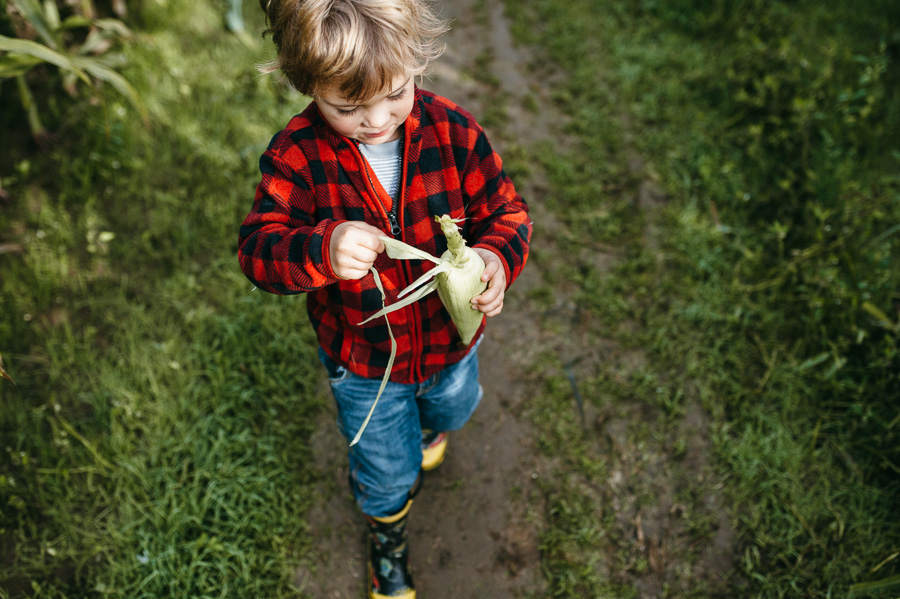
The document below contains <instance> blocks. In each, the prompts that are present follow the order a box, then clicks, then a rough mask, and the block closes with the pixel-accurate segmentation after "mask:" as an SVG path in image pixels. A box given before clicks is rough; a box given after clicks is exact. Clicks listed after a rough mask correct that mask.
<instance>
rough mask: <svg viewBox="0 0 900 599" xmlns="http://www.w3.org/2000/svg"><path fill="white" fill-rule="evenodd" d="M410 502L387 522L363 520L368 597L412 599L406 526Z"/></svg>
mask: <svg viewBox="0 0 900 599" xmlns="http://www.w3.org/2000/svg"><path fill="white" fill-rule="evenodd" d="M411 505H412V500H409V501H407V502H406V507H404V508H403V509H402V510H401V511H400V512H399V513H397V514H394V515H393V516H390V517H387V518H373V517H372V516H366V520H367V521H368V523H369V597H370V599H383V598H384V599H386V598H388V597H402V598H403V599H415V597H416V589H415V586H413V580H412V573H411V572H410V571H409V544H408V543H407V540H406V537H407V532H406V524H407V522H408V520H409V508H410V506H411Z"/></svg>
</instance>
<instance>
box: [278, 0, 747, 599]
mask: <svg viewBox="0 0 900 599" xmlns="http://www.w3.org/2000/svg"><path fill="white" fill-rule="evenodd" d="M436 5H437V6H438V8H439V9H440V10H441V12H442V15H443V16H444V17H445V18H449V19H452V21H453V22H452V29H451V31H450V32H449V33H448V34H447V36H446V37H445V41H446V43H447V47H446V51H445V53H444V55H443V56H442V57H441V58H440V59H439V60H438V61H437V63H436V64H435V65H434V69H433V72H432V75H431V79H430V81H426V82H425V83H424V84H423V87H425V88H426V89H429V90H431V91H434V92H436V93H438V94H440V95H443V96H446V97H448V98H450V99H452V100H454V101H456V102H457V103H459V104H460V105H462V106H463V107H465V108H466V109H467V110H469V111H470V112H472V113H473V114H475V115H476V118H478V117H479V115H480V114H483V112H484V111H486V110H488V109H490V108H491V106H488V104H489V103H490V102H491V100H492V99H494V100H496V98H497V97H498V96H501V97H503V98H504V99H505V103H506V108H507V115H506V116H507V118H506V119H503V120H502V124H501V125H495V126H493V127H492V126H490V125H485V129H486V130H487V132H488V135H489V137H490V138H491V141H492V143H493V145H494V146H495V148H496V149H497V150H498V152H499V153H500V154H501V156H502V155H503V150H504V146H505V145H506V142H507V140H515V143H517V144H519V145H522V146H525V145H528V144H534V143H545V140H549V139H551V138H552V139H553V143H557V144H558V143H560V142H562V143H563V144H564V143H565V139H563V138H562V137H561V134H560V133H559V131H558V130H559V129H560V127H559V126H558V125H559V124H560V123H562V122H563V119H562V118H561V115H554V114H553V113H552V110H553V109H552V103H551V102H542V99H544V96H543V94H544V91H543V90H546V89H547V87H548V86H547V85H546V80H545V78H543V77H539V76H538V75H536V74H535V73H536V71H535V70H534V69H529V68H528V66H529V64H531V63H532V61H533V57H532V56H531V55H530V53H529V50H528V49H525V48H521V47H517V46H515V45H514V44H513V42H512V36H511V34H510V32H509V28H508V25H507V21H506V19H505V17H504V14H503V4H502V2H491V3H479V2H476V1H475V0H455V1H445V2H437V3H436ZM485 57H489V60H485ZM476 64H477V65H478V67H476ZM485 64H487V65H489V67H488V68H489V69H490V73H480V72H478V71H477V70H476V68H483V67H484V66H485ZM526 96H530V98H531V100H530V101H531V103H532V104H533V100H534V99H535V98H536V99H537V101H538V103H539V105H540V106H541V109H540V110H539V111H538V112H537V113H535V112H533V111H529V110H527V109H525V108H524V107H523V106H525V105H527V104H528V102H525V101H524V100H525V97H526ZM554 124H556V126H554ZM645 169H646V167H645V166H644V165H643V163H642V162H641V161H640V159H635V160H634V161H633V170H635V171H638V174H639V175H640V174H641V172H642V171H643V170H645ZM645 179H646V180H645V181H644V182H643V183H641V184H640V186H639V188H638V189H637V190H636V197H635V202H636V204H637V205H638V206H640V208H641V209H643V210H649V211H652V210H654V209H656V208H658V206H659V205H661V204H662V203H664V201H665V199H664V197H663V196H662V194H660V193H659V192H658V191H657V190H656V189H655V187H654V186H653V184H652V181H651V180H650V179H652V177H645ZM517 187H518V188H519V191H520V193H521V194H522V196H523V197H525V198H526V200H527V201H528V203H529V206H530V209H531V215H532V218H533V220H534V222H535V227H534V231H535V232H534V238H533V240H532V247H533V249H534V250H537V251H540V252H541V253H542V256H549V257H550V258H549V259H545V258H542V260H541V261H540V262H541V263H540V264H535V263H533V262H532V263H530V264H529V265H528V266H527V267H526V268H525V270H524V271H523V273H522V275H521V277H520V278H519V279H518V280H517V281H516V283H515V284H514V285H513V286H512V288H511V289H510V291H509V293H508V294H507V297H506V301H505V304H504V308H503V313H502V314H501V315H500V316H498V317H496V318H492V319H490V320H489V322H488V326H487V329H486V333H485V337H486V338H485V340H484V342H483V343H482V345H481V348H480V349H479V357H480V365H481V381H482V384H483V386H484V389H485V395H484V399H483V400H482V403H481V405H480V406H479V408H478V410H477V411H476V413H475V415H474V416H473V418H472V420H471V421H470V422H469V424H467V425H466V427H465V428H464V429H463V430H461V431H459V432H456V433H453V434H452V435H451V438H450V445H449V450H448V455H447V458H446V460H445V462H444V463H443V464H442V465H441V466H440V467H439V468H438V469H437V470H435V471H432V472H429V473H427V474H426V476H425V481H424V485H423V488H422V490H421V492H420V493H419V495H418V497H417V498H416V500H415V501H414V504H413V508H412V512H411V517H410V547H411V561H412V569H413V573H414V577H415V581H416V588H417V593H418V596H419V597H423V598H427V599H450V598H455V597H472V598H473V599H474V598H486V599H506V598H518V597H543V596H545V589H546V588H547V583H546V581H545V578H544V571H543V570H542V554H541V544H540V534H541V531H542V529H543V528H544V527H545V513H546V505H545V504H544V502H545V499H544V498H543V496H542V495H541V492H540V491H539V488H538V481H539V480H540V479H541V478H542V477H547V478H551V479H552V478H553V477H554V476H557V475H558V474H559V472H558V469H557V468H555V467H554V464H553V462H552V461H551V460H549V459H548V458H546V457H543V456H541V455H540V453H539V452H538V451H537V448H536V447H535V431H534V428H533V425H532V423H531V421H530V420H529V419H528V418H527V416H526V414H525V411H526V408H527V406H528V402H529V398H530V397H531V396H532V394H533V393H534V390H535V388H536V383H537V384H539V381H538V380H537V379H538V378H539V377H540V373H537V375H536V374H535V372H534V364H535V363H537V361H538V358H537V356H538V351H539V350H540V351H546V348H548V347H549V348H552V349H553V351H556V352H558V355H560V356H562V357H563V358H564V361H565V362H566V363H570V364H572V365H573V366H572V370H571V375H572V377H573V380H577V378H578V377H579V376H587V375H589V374H590V373H591V371H593V372H595V371H596V364H598V363H600V362H601V361H603V360H605V361H606V362H607V363H610V362H615V363H617V364H618V365H619V367H620V368H621V370H622V371H627V370H628V369H630V368H631V369H633V368H637V367H639V366H641V365H642V364H643V363H644V357H643V356H642V355H640V353H639V352H634V350H629V351H624V350H622V349H620V348H618V347H617V346H616V344H615V342H614V341H602V342H597V341H596V340H594V341H588V340H587V335H582V334H579V327H578V322H577V314H576V315H575V316H571V317H569V316H567V315H569V314H570V313H571V312H572V310H571V309H570V307H569V302H568V301H567V298H566V293H567V292H566V290H565V289H562V290H557V291H558V294H559V296H558V305H559V308H558V310H556V316H553V315H551V316H549V317H548V313H547V312H545V311H539V310H537V309H536V308H534V306H532V305H531V304H530V303H529V302H528V300H527V299H526V297H527V292H528V290H530V289H533V288H536V287H538V286H540V285H541V284H542V268H549V267H552V264H553V261H554V259H561V258H560V257H558V254H556V252H555V250H554V247H553V240H552V236H551V235H549V233H548V232H549V231H552V229H553V217H552V215H551V214H549V213H547V212H546V211H545V210H544V209H543V207H542V205H541V196H542V195H545V194H546V193H547V191H546V189H545V185H544V183H543V182H542V181H541V180H540V178H539V176H538V177H531V178H529V180H527V181H525V182H524V183H523V182H517ZM653 233H654V230H653V228H652V227H648V228H647V230H646V231H645V236H646V237H647V239H646V240H645V244H646V245H647V247H649V248H651V249H652V248H653V247H654V240H653V239H652V236H653ZM554 256H556V258H553V257H554ZM616 260H617V255H616V251H615V249H613V248H611V249H609V251H602V250H601V251H598V252H596V255H595V256H593V257H592V261H593V264H594V266H595V267H596V268H599V269H606V268H609V267H610V266H611V265H613V264H614V263H615V261H616ZM560 315H563V316H560ZM560 319H562V322H563V326H560ZM573 389H574V387H573ZM322 393H323V395H328V396H329V397H330V392H329V391H328V390H327V384H326V383H324V382H323V386H322ZM328 405H329V408H328V410H326V411H325V413H324V414H323V415H322V416H321V421H320V422H319V425H318V427H317V430H318V431H319V432H318V433H317V434H316V435H315V436H314V438H313V450H314V464H315V472H314V473H313V476H314V479H315V480H316V481H317V491H316V496H317V497H320V498H323V499H322V501H321V502H320V503H319V504H318V505H316V506H315V507H314V508H313V509H312V510H311V513H310V515H309V530H310V534H311V535H312V537H313V538H314V540H315V541H314V542H315V549H314V558H313V561H312V563H307V564H304V565H303V566H302V567H301V568H299V569H298V571H297V573H296V578H295V582H296V584H297V585H298V587H300V589H301V590H302V592H303V593H304V595H307V596H310V597H315V598H323V599H324V598H332V597H334V598H338V597H341V598H348V597H349V598H355V597H365V596H366V595H365V585H364V572H365V533H364V521H363V519H362V516H361V514H360V513H359V511H358V509H357V508H356V505H355V503H354V502H353V500H352V498H351V496H350V492H349V489H348V487H347V483H346V481H347V463H346V460H347V458H346V446H345V443H346V442H345V441H344V439H343V438H342V437H341V436H340V434H339V433H338V431H337V427H336V425H335V418H336V413H335V409H334V407H333V402H329V403H328ZM579 405H580V403H576V402H575V401H574V400H573V402H572V409H573V410H579ZM580 409H581V411H580V412H579V414H578V417H579V418H581V419H582V422H583V423H584V425H585V428H586V430H587V432H588V435H587V436H588V440H587V442H586V443H587V445H588V446H586V447H585V451H588V452H590V453H591V454H602V455H605V456H607V460H608V464H609V472H610V476H609V480H605V481H592V482H593V484H592V485H591V487H592V489H593V490H592V491H591V492H592V493H595V495H596V502H597V505H598V506H602V508H601V507H598V509H603V510H607V509H611V510H614V511H615V514H616V516H615V519H614V520H615V522H614V524H613V525H612V526H613V528H614V529H615V530H613V531H611V534H610V536H611V537H613V538H616V539H618V541H617V542H618V544H619V545H620V546H621V545H622V544H623V543H624V544H625V546H626V550H627V552H630V554H631V555H632V561H633V562H637V561H638V560H643V563H645V564H646V566H645V567H643V568H637V569H626V571H625V572H621V571H612V570H614V569H615V568H614V567H613V565H612V564H615V563H619V562H617V561H614V560H613V558H612V557H611V558H610V561H609V563H608V564H598V565H597V566H596V567H597V568H598V569H600V571H602V572H603V574H604V575H605V576H607V577H608V578H609V579H610V580H612V581H614V582H615V583H616V584H619V585H624V586H626V587H631V588H633V589H635V590H636V591H637V593H638V595H639V596H640V597H661V596H664V595H665V594H666V590H665V589H666V588H667V587H668V589H669V592H671V590H673V588H677V587H683V586H684V584H686V583H685V581H686V580H690V579H694V580H697V579H698V578H699V579H702V580H705V581H713V584H712V585H710V586H711V588H712V589H715V588H716V584H715V581H721V582H722V583H723V584H724V583H725V581H727V579H728V576H729V572H730V571H731V570H732V565H733V562H734V545H735V538H734V537H735V535H734V531H733V529H732V528H731V525H730V523H729V521H728V518H727V516H726V514H725V512H724V510H723V509H722V499H721V496H720V495H719V494H718V492H716V489H717V488H719V486H717V485H715V484H710V481H709V480H706V483H705V484H703V485H701V487H700V489H701V491H702V493H703V494H704V495H703V497H701V498H700V499H699V501H700V503H701V504H702V505H703V510H704V515H705V517H706V518H708V519H711V520H712V525H711V527H710V530H711V531H712V532H711V534H710V535H708V537H707V538H706V539H705V542H704V544H703V546H702V547H699V548H698V547H696V544H697V541H696V539H695V538H694V537H692V536H690V535H687V534H686V529H687V528H688V527H689V526H690V524H689V523H688V522H687V519H686V514H685V513H684V512H685V510H686V507H685V505H684V504H683V503H680V502H679V501H678V500H677V498H678V497H682V496H683V494H684V492H685V488H686V487H689V486H690V485H691V484H692V483H696V482H697V481H704V480H705V479H708V477H709V476H711V473H710V471H709V464H708V463H707V460H708V459H709V451H708V450H709V448H710V441H709V432H708V428H709V426H708V421H707V416H706V415H705V413H704V412H703V410H702V409H700V407H699V406H697V405H690V406H689V408H688V410H687V414H686V415H685V416H684V418H682V419H681V421H680V422H679V423H678V425H677V426H678V430H677V431H675V433H677V434H680V435H681V436H682V437H684V438H686V439H687V445H686V447H684V448H683V449H682V451H681V452H680V456H679V458H678V465H677V467H675V468H673V467H672V466H673V464H672V462H673V461H674V460H675V459H676V458H674V457H673V454H674V453H675V452H673V451H672V450H671V449H672V448H671V447H670V446H668V445H667V443H666V442H659V443H656V444H655V445H654V444H653V443H652V442H651V443H644V444H642V445H638V446H636V445H635V444H634V441H633V440H632V439H631V438H630V436H629V434H628V432H627V431H628V427H629V426H630V425H632V424H633V423H634V422H650V421H652V420H653V416H652V415H649V414H648V413H647V410H646V408H645V406H644V405H643V404H642V403H641V402H640V401H639V399H635V402H634V405H632V406H626V407H625V409H624V410H623V409H618V408H617V409H616V410H603V409H598V408H597V407H594V406H593V405H592V404H591V403H590V402H586V403H585V404H584V405H583V406H581V408H580ZM664 436H665V435H664ZM667 438H668V437H667ZM638 487H642V488H644V489H649V490H650V491H651V496H652V497H653V500H652V501H648V500H647V498H646V493H644V495H643V496H642V497H641V499H640V500H639V499H638V497H637V495H638V492H637V491H636V490H635V489H636V488H638ZM710 489H711V490H710ZM688 545H690V546H688ZM681 590H682V591H687V589H685V588H682V589H681ZM724 590H725V589H724V588H723V589H721V591H722V592H724ZM666 596H668V595H666Z"/></svg>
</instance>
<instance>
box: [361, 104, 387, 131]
mask: <svg viewBox="0 0 900 599" xmlns="http://www.w3.org/2000/svg"><path fill="white" fill-rule="evenodd" d="M366 120H367V121H368V122H367V123H366V124H367V125H368V126H369V127H370V128H371V129H380V128H381V127H384V126H385V125H387V124H388V122H389V121H390V120H391V111H390V110H388V109H387V107H377V108H373V109H372V110H370V111H369V113H368V115H367V118H366Z"/></svg>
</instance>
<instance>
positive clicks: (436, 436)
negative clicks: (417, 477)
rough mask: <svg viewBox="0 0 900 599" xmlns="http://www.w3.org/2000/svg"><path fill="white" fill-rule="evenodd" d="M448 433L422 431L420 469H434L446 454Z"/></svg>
mask: <svg viewBox="0 0 900 599" xmlns="http://www.w3.org/2000/svg"><path fill="white" fill-rule="evenodd" d="M449 438H450V435H449V434H448V433H438V432H434V431H423V432H422V470H426V471H427V470H434V469H435V468H437V467H438V466H440V465H441V463H443V461H444V457H445V456H446V455H447V442H448V440H449Z"/></svg>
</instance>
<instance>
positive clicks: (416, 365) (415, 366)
mask: <svg viewBox="0 0 900 599" xmlns="http://www.w3.org/2000/svg"><path fill="white" fill-rule="evenodd" d="M352 141H353V143H354V144H355V145H356V150H357V151H358V152H359V157H360V159H361V160H362V163H363V169H364V170H365V171H366V178H367V179H368V180H369V189H370V190H371V192H372V194H373V195H374V196H375V199H376V200H378V202H379V203H381V201H380V200H379V199H378V192H377V191H376V190H375V183H374V182H373V181H372V173H370V172H369V164H368V162H367V161H366V157H365V156H363V155H362V151H361V150H360V149H359V142H358V141H356V140H355V139H354V140H352ZM406 149H407V148H405V147H404V148H403V159H402V162H401V166H400V191H399V193H398V194H397V199H396V200H394V199H393V198H391V199H392V202H391V209H390V210H388V211H387V217H388V223H389V224H390V226H391V235H392V236H393V237H394V239H400V236H401V233H402V232H403V230H402V229H401V228H400V219H399V217H398V216H397V214H398V210H397V207H398V206H399V205H400V202H402V201H403V196H404V192H405V191H406V183H405V181H406V177H405V175H406ZM401 241H402V239H401ZM400 269H401V272H402V273H403V276H404V278H405V279H406V281H404V284H405V283H406V282H408V281H412V280H413V278H412V273H411V272H410V266H409V264H407V263H406V262H405V261H404V264H402V265H401V266H400ZM409 308H411V309H412V311H413V318H412V322H411V323H410V327H409V329H410V336H411V337H412V339H410V346H411V348H418V351H416V350H413V351H411V352H410V362H411V363H410V371H411V372H413V373H415V378H416V379H421V378H422V372H421V369H422V364H421V361H420V360H419V359H418V356H419V355H421V353H422V350H423V348H422V342H421V339H422V332H421V331H420V330H419V321H420V319H421V313H420V310H419V306H418V305H417V304H415V303H414V304H412V305H411V306H409Z"/></svg>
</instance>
